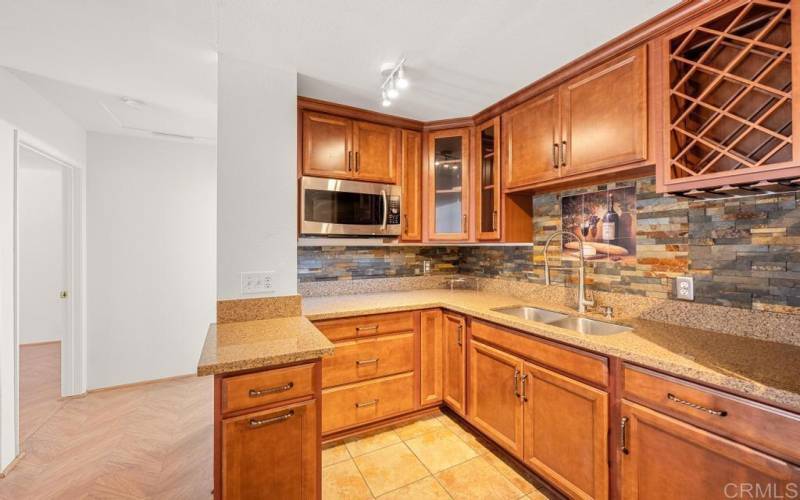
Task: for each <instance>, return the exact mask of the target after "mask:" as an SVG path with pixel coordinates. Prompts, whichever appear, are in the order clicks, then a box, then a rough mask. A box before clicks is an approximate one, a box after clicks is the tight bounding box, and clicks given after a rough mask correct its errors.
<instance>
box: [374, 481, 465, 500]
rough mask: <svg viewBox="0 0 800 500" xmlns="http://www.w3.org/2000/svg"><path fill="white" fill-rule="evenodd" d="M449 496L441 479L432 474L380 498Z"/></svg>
mask: <svg viewBox="0 0 800 500" xmlns="http://www.w3.org/2000/svg"><path fill="white" fill-rule="evenodd" d="M449 498H450V495H448V494H447V492H446V491H445V489H444V488H442V485H441V484H439V481H437V480H436V479H434V478H433V477H432V476H428V477H426V478H424V479H420V480H419V481H417V482H414V483H411V484H408V485H406V486H403V487H402V488H400V489H397V490H394V491H391V492H389V493H386V494H385V495H381V496H380V500H439V499H449Z"/></svg>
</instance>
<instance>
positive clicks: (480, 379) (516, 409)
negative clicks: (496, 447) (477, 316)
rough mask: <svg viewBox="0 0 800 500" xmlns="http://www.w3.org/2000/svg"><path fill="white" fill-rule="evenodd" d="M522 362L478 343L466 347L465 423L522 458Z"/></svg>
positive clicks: (471, 343) (473, 342)
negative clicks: (467, 392)
mask: <svg viewBox="0 0 800 500" xmlns="http://www.w3.org/2000/svg"><path fill="white" fill-rule="evenodd" d="M521 384H522V360H521V359H520V358H518V357H516V356H512V355H511V354H508V353H505V352H503V351H500V350H497V349H495V348H493V347H489V346H487V345H485V344H481V343H480V342H476V341H474V340H473V341H471V342H470V344H469V383H468V384H467V387H469V403H468V405H467V407H468V410H467V419H468V420H469V421H470V423H472V425H474V426H475V427H477V428H478V429H480V430H481V431H483V432H484V433H485V434H486V435H487V436H489V437H490V438H491V439H493V440H494V441H495V442H496V443H498V444H500V445H501V446H503V447H504V448H505V449H507V450H508V451H509V452H511V454H513V455H514V456H516V457H518V458H522V393H521V392H520V391H521Z"/></svg>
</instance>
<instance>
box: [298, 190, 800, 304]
mask: <svg viewBox="0 0 800 500" xmlns="http://www.w3.org/2000/svg"><path fill="white" fill-rule="evenodd" d="M626 186H635V188H636V258H635V259H626V260H625V261H624V262H615V261H613V260H597V261H588V262H587V281H588V282H589V287H590V288H592V289H594V290H601V291H606V292H618V293H626V294H634V295H639V296H646V297H652V298H660V299H667V298H672V281H673V278H675V277H676V276H693V277H694V280H695V301H696V302H699V303H706V304H716V305H723V306H731V307H737V308H743V309H755V310H763V311H772V312H783V313H791V314H800V193H782V194H772V195H760V196H752V197H744V198H729V199H721V200H712V201H689V200H685V199H681V198H675V197H664V196H662V195H661V194H658V193H656V192H655V179H654V178H652V177H647V178H642V179H636V180H630V181H622V182H615V183H609V184H604V185H600V186H593V187H590V188H584V189H579V190H569V191H564V192H561V193H545V194H541V195H536V196H534V221H533V224H534V242H533V245H523V246H500V245H496V246H451V247H424V246H402V247H357V246H353V247H350V246H348V247H300V248H298V281H299V282H301V283H308V282H315V281H330V280H354V279H363V278H389V277H409V276H422V275H423V274H424V273H423V262H424V261H425V260H430V261H431V264H432V266H431V274H434V275H447V274H455V273H458V274H461V275H467V276H475V277H482V278H500V279H506V280H517V281H529V282H533V283H544V261H543V255H542V250H543V247H544V241H545V240H546V239H547V237H548V235H549V234H551V233H552V232H553V231H557V230H559V229H560V228H561V197H563V196H570V195H575V194H580V193H591V192H595V191H603V190H608V189H616V188H620V187H626ZM559 247H560V245H553V246H552V247H551V249H550V251H549V252H548V253H549V254H550V258H551V263H553V264H557V265H563V266H567V267H574V266H575V265H576V263H575V262H573V261H571V260H567V259H564V260H563V261H561V260H560V255H559V252H560V249H559ZM552 277H553V278H554V279H555V281H556V282H561V283H567V284H570V286H572V284H574V283H575V281H576V279H577V273H576V272H573V271H553V274H552Z"/></svg>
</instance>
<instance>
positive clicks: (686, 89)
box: [663, 0, 796, 187]
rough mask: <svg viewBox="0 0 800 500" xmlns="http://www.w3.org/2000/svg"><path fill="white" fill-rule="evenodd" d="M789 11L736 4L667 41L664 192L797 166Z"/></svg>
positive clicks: (759, 0) (780, 5)
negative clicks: (670, 187)
mask: <svg viewBox="0 0 800 500" xmlns="http://www.w3.org/2000/svg"><path fill="white" fill-rule="evenodd" d="M793 4H796V2H795V1H794V0H751V1H749V2H740V3H739V4H738V5H737V6H735V7H734V8H732V9H730V10H727V11H725V12H723V13H720V14H717V15H716V16H715V17H713V18H711V19H710V20H709V19H705V20H703V21H701V22H700V23H698V24H697V25H694V26H693V27H691V28H689V29H684V31H683V32H681V33H678V34H675V35H673V36H670V37H668V38H666V40H665V44H666V45H665V47H666V51H667V59H668V64H667V66H666V69H667V73H666V75H665V80H666V84H667V85H668V95H667V97H668V102H667V103H666V105H665V108H666V126H667V130H666V131H665V134H667V135H668V140H667V141H666V143H665V150H666V151H665V153H666V154H665V156H666V158H665V160H666V164H665V165H664V166H663V168H664V169H665V173H666V176H665V182H666V183H667V184H669V183H678V184H680V185H683V186H688V187H692V182H694V181H697V180H700V179H718V180H720V182H718V183H717V184H716V186H722V185H724V184H725V183H726V182H725V180H726V179H729V178H734V177H736V178H739V179H746V180H747V181H750V182H757V181H759V180H764V179H766V178H767V177H769V174H766V176H764V177H761V178H759V176H758V175H755V176H752V175H751V176H747V175H745V176H743V175H742V174H747V173H755V174H759V173H760V172H766V171H772V170H775V169H776V168H780V167H787V166H795V164H793V163H792V162H793V161H795V160H796V158H794V153H793V150H794V147H793V143H792V116H793V110H792V106H793V102H792V73H793V66H792V6H793ZM712 184H713V183H712ZM708 185H709V183H708V182H706V183H705V186H708Z"/></svg>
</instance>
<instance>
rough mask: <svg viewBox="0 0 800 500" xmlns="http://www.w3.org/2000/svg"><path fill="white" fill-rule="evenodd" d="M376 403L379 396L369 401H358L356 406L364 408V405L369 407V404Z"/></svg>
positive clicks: (373, 404)
mask: <svg viewBox="0 0 800 500" xmlns="http://www.w3.org/2000/svg"><path fill="white" fill-rule="evenodd" d="M376 404H378V399H377V398H375V399H373V400H372V401H367V402H365V403H356V408H364V407H367V406H375V405H376Z"/></svg>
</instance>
